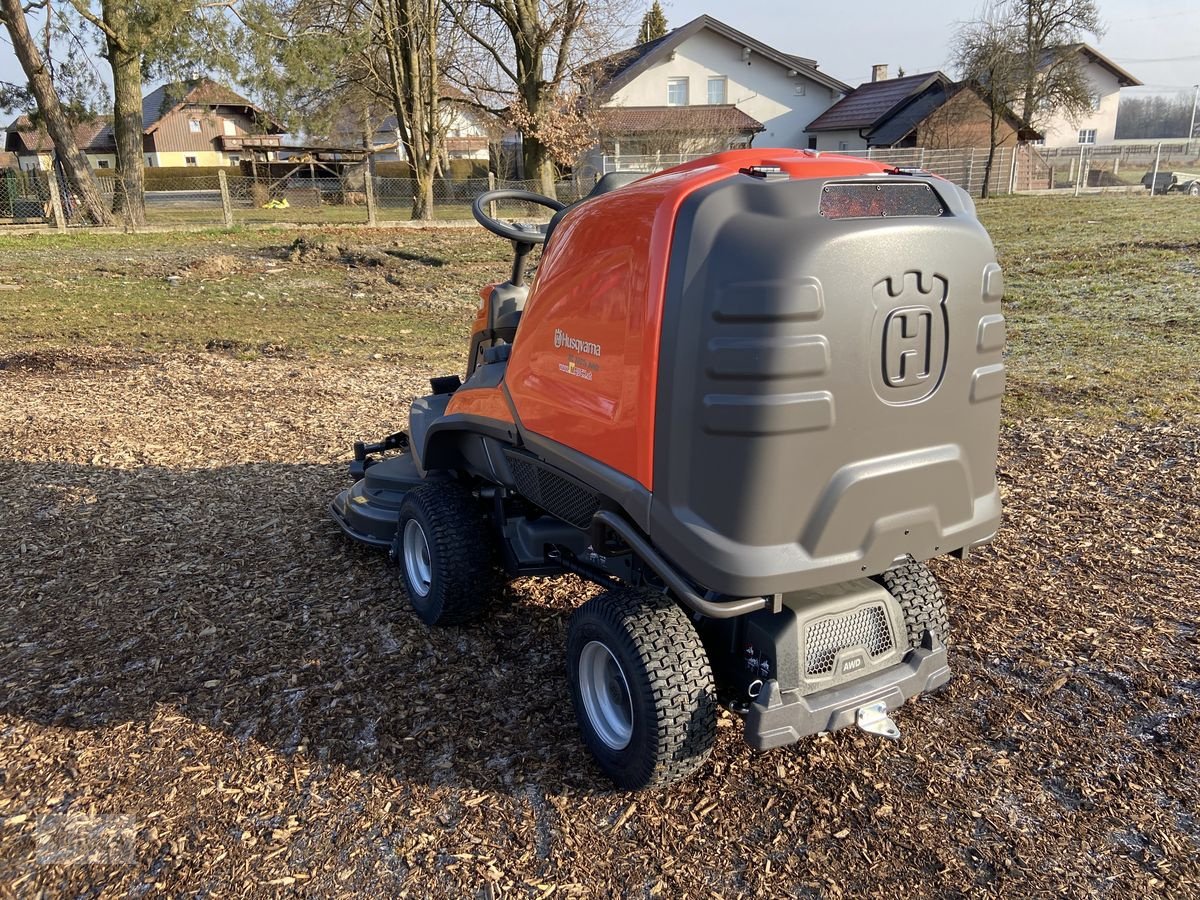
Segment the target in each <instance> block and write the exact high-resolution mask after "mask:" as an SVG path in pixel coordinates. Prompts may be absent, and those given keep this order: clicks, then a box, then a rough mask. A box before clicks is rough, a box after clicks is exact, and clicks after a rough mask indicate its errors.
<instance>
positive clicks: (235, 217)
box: [0, 142, 1200, 228]
mask: <svg viewBox="0 0 1200 900" xmlns="http://www.w3.org/2000/svg"><path fill="white" fill-rule="evenodd" d="M1197 149H1198V146H1197V145H1195V144H1193V145H1190V146H1189V145H1186V144H1184V143H1182V142H1179V143H1158V144H1113V145H1087V144H1085V145H1080V146H1077V147H1057V148H1055V147H1040V146H1034V145H1022V146H1019V147H1015V148H1014V147H998V148H997V149H996V152H995V154H994V156H993V157H992V160H991V164H990V168H989V164H988V151H987V149H986V148H963V149H955V150H929V149H922V148H905V149H872V150H864V151H857V152H853V153H849V154H843V155H854V156H860V157H866V158H869V159H872V160H876V161H879V162H883V163H886V164H888V165H894V166H900V167H909V168H913V169H922V170H925V171H928V172H932V173H933V174H936V175H940V176H941V177H943V178H947V179H949V180H950V181H953V182H954V183H955V184H958V185H960V186H961V187H963V188H964V189H965V190H967V191H968V192H969V193H971V194H972V195H974V196H977V197H978V196H980V195H981V194H982V193H983V186H984V182H985V181H986V182H987V185H988V193H989V195H992V196H996V195H1002V194H1012V193H1041V192H1072V193H1074V194H1082V193H1089V194H1090V193H1101V192H1114V191H1115V192H1126V193H1131V194H1142V195H1145V196H1151V192H1150V191H1149V190H1148V187H1149V185H1150V183H1151V181H1153V180H1154V178H1153V175H1154V173H1155V172H1158V173H1159V176H1158V177H1159V180H1158V181H1157V182H1156V183H1157V184H1158V185H1159V186H1160V189H1163V190H1165V188H1166V187H1170V188H1171V190H1180V191H1183V192H1185V193H1188V192H1191V191H1192V190H1193V189H1194V191H1195V192H1196V193H1200V158H1198V157H1197ZM623 160H624V161H625V163H626V164H627V168H626V169H623V171H637V172H646V173H649V172H653V171H659V170H661V169H665V168H669V167H670V166H672V165H677V164H678V163H679V162H683V161H686V159H685V157H683V156H679V157H676V156H672V157H670V158H666V157H663V156H655V157H623ZM605 168H606V170H607V169H608V166H607V165H606V166H605ZM97 181H98V184H99V187H100V191H101V196H102V199H103V202H105V203H106V204H107V205H108V206H109V208H116V209H119V208H120V206H121V204H120V203H119V199H120V198H119V196H118V194H119V185H120V182H119V181H118V180H117V179H114V178H111V177H108V178H99V179H97ZM594 181H595V178H594V176H593V177H592V178H585V177H580V178H577V179H568V180H564V181H561V182H559V183H558V184H557V185H556V194H557V198H558V200H559V201H561V202H563V203H571V202H574V201H575V200H578V199H580V198H581V197H583V196H586V194H587V193H588V191H590V190H591V188H592V186H593V184H594ZM493 188H498V189H517V190H525V191H531V192H533V193H541V184H540V182H536V181H509V180H503V179H496V178H494V177H489V178H467V179H454V180H451V179H437V180H435V181H434V184H433V203H432V209H431V213H432V218H433V219H435V220H443V221H445V220H468V219H470V218H471V203H472V201H474V199H475V198H476V197H478V196H479V195H480V194H482V193H483V192H484V191H487V190H490V189H493ZM417 193H418V186H417V183H416V182H415V181H414V180H413V179H411V178H381V177H373V176H372V177H368V176H366V175H365V174H364V173H363V172H362V171H361V170H359V171H358V172H357V174H351V175H347V176H345V177H341V178H333V177H326V178H315V177H301V176H296V177H290V178H287V179H284V180H282V181H268V180H267V179H260V178H255V177H253V176H251V175H229V174H227V173H225V172H218V173H216V174H196V175H187V174H181V175H180V176H179V177H178V178H174V177H171V178H163V177H156V178H155V180H154V184H153V189H152V190H147V191H146V193H145V206H146V224H147V225H149V226H163V227H172V226H176V227H182V226H215V227H232V226H238V225H263V224H271V223H280V224H300V225H304V224H315V225H319V224H355V223H357V224H368V223H372V222H374V223H376V224H387V223H389V222H402V221H407V220H409V219H411V218H412V217H413V209H414V198H415V196H416V195H417ZM490 212H491V213H492V214H493V215H497V216H500V217H502V218H504V217H524V216H542V217H544V216H545V215H546V214H547V213H546V210H545V209H544V208H538V207H535V206H531V205H530V204H527V203H514V202H505V203H501V204H498V205H494V206H493V207H492V208H491V210H490ZM118 218H119V216H118ZM5 224H11V225H47V224H48V225H51V226H56V227H59V228H67V227H74V226H80V227H84V226H87V225H89V224H92V223H90V222H89V221H88V220H87V217H86V215H85V214H84V210H83V208H82V205H81V204H80V203H79V200H78V198H77V197H76V196H75V195H74V194H73V192H72V191H71V190H70V189H69V186H68V185H67V183H66V181H65V179H63V178H61V177H59V178H53V177H52V176H51V175H50V173H47V172H43V171H30V172H13V171H4V172H0V226H2V225H5Z"/></svg>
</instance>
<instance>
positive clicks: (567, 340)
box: [554, 328, 600, 356]
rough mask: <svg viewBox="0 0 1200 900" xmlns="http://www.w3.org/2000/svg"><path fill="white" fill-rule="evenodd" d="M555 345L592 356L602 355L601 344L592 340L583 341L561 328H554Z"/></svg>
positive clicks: (558, 347)
mask: <svg viewBox="0 0 1200 900" xmlns="http://www.w3.org/2000/svg"><path fill="white" fill-rule="evenodd" d="M554 347H555V349H556V350H560V349H562V348H563V347H566V348H567V349H568V350H574V351H575V352H576V353H587V354H590V355H591V356H599V355H600V345H599V344H596V343H593V342H592V341H581V340H579V339H578V338H573V337H571V336H570V335H569V334H567V333H566V332H565V331H563V330H562V329H561V328H555V329H554Z"/></svg>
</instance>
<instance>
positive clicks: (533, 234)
mask: <svg viewBox="0 0 1200 900" xmlns="http://www.w3.org/2000/svg"><path fill="white" fill-rule="evenodd" d="M497 200H520V201H521V202H523V203H533V204H536V205H537V206H544V207H546V208H547V209H552V210H554V211H555V212H558V211H559V210H561V209H566V208H567V205H566V204H565V203H559V202H558V201H557V200H555V199H554V198H552V197H544V196H542V195H541V194H535V193H533V192H532V191H512V190H503V191H484V192H483V193H482V194H480V195H479V196H478V197H476V198H475V200H474V202H473V203H472V204H471V214H472V215H473V216H475V221H476V222H478V223H479V224H480V225H482V226H483V227H484V228H486V229H487V230H488V231H490V232H491V233H492V234H494V235H497V236H499V237H502V238H506V239H507V240H510V241H512V242H513V243H514V244H544V243H545V242H546V226H545V225H522V224H520V223H510V222H501V221H500V220H499V219H493V218H492V217H491V216H489V215H488V214H487V213H486V212H485V211H484V210H485V207H486V206H487V204H489V203H494V202H496V201H497Z"/></svg>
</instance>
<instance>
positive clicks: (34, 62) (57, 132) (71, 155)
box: [0, 0, 110, 225]
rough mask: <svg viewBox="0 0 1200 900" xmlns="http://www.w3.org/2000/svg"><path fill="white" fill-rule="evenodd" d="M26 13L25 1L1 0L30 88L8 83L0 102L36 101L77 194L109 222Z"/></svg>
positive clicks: (97, 218) (92, 214)
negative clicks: (31, 32) (28, 98)
mask: <svg viewBox="0 0 1200 900" xmlns="http://www.w3.org/2000/svg"><path fill="white" fill-rule="evenodd" d="M25 13H26V8H25V7H23V6H22V3H21V0H0V21H3V23H4V26H5V28H6V29H7V30H8V34H9V38H10V39H11V41H12V45H13V50H14V51H15V52H16V54H17V60H18V61H19V62H20V64H21V69H22V70H23V71H24V72H25V76H26V77H27V78H28V79H29V87H28V89H14V86H8V90H6V91H4V92H3V93H4V94H5V96H4V97H3V98H0V100H2V101H3V102H0V105H3V106H5V107H6V108H9V109H11V107H12V105H13V104H15V102H17V101H21V100H25V99H27V98H26V93H27V94H28V96H29V97H32V99H34V100H35V101H36V103H37V109H38V114H39V117H40V119H41V121H42V122H43V123H44V124H45V126H46V131H47V133H48V134H49V135H50V140H51V141H52V142H53V144H54V150H55V154H56V156H57V159H58V162H59V164H60V165H61V166H62V169H63V172H64V173H65V174H66V177H67V182H68V183H69V185H70V186H71V189H72V190H73V191H74V192H75V194H76V195H77V197H78V199H79V203H80V206H81V208H82V209H83V211H84V213H85V214H86V215H87V217H88V218H89V219H91V220H92V221H93V222H95V223H96V224H97V225H107V224H108V223H109V221H110V215H109V212H108V208H107V206H106V204H105V203H104V201H103V199H102V197H101V196H100V192H99V190H98V189H97V187H96V181H95V179H94V178H93V177H92V170H91V166H90V165H89V164H88V160H87V156H86V155H85V154H84V153H83V152H82V151H81V150H80V149H79V145H78V144H77V143H76V141H75V132H74V129H73V128H72V123H71V121H70V118H69V117H68V115H67V111H66V110H65V109H64V108H63V105H62V102H61V100H60V98H59V96H58V91H57V90H56V89H55V85H54V81H53V79H52V78H51V77H50V72H49V69H48V67H47V65H46V60H45V59H44V58H43V57H42V54H41V53H40V52H39V50H38V46H37V43H36V42H35V41H34V39H33V35H32V34H30V31H29V23H28V22H27V21H26V18H25ZM51 177H53V175H52V176H51Z"/></svg>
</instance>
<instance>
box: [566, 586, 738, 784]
mask: <svg viewBox="0 0 1200 900" xmlns="http://www.w3.org/2000/svg"><path fill="white" fill-rule="evenodd" d="M593 644H599V645H601V647H602V649H603V650H606V651H607V652H608V654H609V655H610V657H611V659H612V660H614V661H615V662H616V664H617V665H618V666H619V668H620V675H621V676H622V678H623V681H624V685H625V688H626V691H627V694H626V696H627V700H628V705H627V707H626V709H627V712H628V713H629V720H630V721H629V735H628V742H627V744H626V745H625V746H623V747H619V746H613V741H612V740H611V737H612V735H611V732H610V740H607V741H606V740H605V738H604V737H603V736H602V734H601V732H602V731H604V730H605V729H604V727H603V724H601V725H600V726H599V727H598V726H597V724H596V723H595V722H593V719H592V716H591V715H590V714H589V712H588V708H587V704H586V703H585V699H584V692H585V691H586V690H587V689H588V682H589V679H590V680H591V683H592V684H595V679H594V678H591V676H589V675H588V674H586V673H581V662H582V663H586V662H587V658H596V657H602V653H601V651H600V650H597V649H596V648H594V647H590V645H593ZM585 657H586V658H585ZM567 680H568V681H569V682H570V685H571V699H572V701H573V702H574V704H575V717H576V719H577V720H578V722H579V729H580V731H581V732H582V734H583V742H584V744H586V745H587V748H588V749H589V750H590V751H591V753H592V756H593V757H595V760H596V763H597V765H599V766H600V768H601V770H603V772H604V774H605V775H607V776H608V777H609V778H610V779H611V780H612V781H613V783H614V784H615V785H616V786H617V787H619V788H622V789H624V790H641V789H643V788H652V787H659V786H662V785H667V784H670V783H672V782H675V781H678V780H679V779H681V778H685V777H686V776H688V775H690V774H691V773H692V772H694V771H695V770H696V769H697V768H698V767H699V766H700V765H701V764H702V763H703V762H704V761H705V759H707V758H708V755H709V753H710V752H711V750H712V745H713V741H714V740H715V738H716V731H717V698H716V688H715V686H714V684H713V675H712V669H711V668H710V666H709V663H708V655H707V654H706V653H705V652H704V646H703V644H701V642H700V636H699V635H698V634H697V633H696V629H695V628H694V627H693V626H692V623H691V622H690V621H689V620H688V617H687V615H686V613H684V612H683V610H681V609H680V608H679V607H678V606H676V605H675V603H674V602H673V601H672V600H671V599H670V598H669V597H666V596H664V595H662V594H656V593H650V592H645V591H639V590H634V589H632V588H621V589H618V590H614V591H610V592H608V593H606V594H601V595H599V596H597V597H594V598H593V599H591V600H589V601H587V603H585V604H584V605H583V606H581V607H580V608H579V609H578V610H576V611H575V613H574V614H573V615H572V616H571V621H570V623H569V625H568V630H567ZM593 702H594V696H593ZM601 718H603V717H601ZM618 743H619V741H618Z"/></svg>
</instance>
